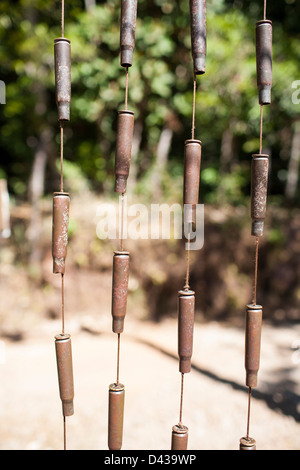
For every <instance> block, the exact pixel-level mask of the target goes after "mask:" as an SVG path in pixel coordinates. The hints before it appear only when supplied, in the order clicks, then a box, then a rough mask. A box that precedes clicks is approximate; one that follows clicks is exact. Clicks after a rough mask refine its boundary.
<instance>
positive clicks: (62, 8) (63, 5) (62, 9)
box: [61, 0, 65, 38]
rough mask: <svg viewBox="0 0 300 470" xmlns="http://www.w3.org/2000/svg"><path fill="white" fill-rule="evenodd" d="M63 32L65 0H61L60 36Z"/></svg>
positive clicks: (62, 35)
mask: <svg viewBox="0 0 300 470" xmlns="http://www.w3.org/2000/svg"><path fill="white" fill-rule="evenodd" d="M64 34H65V2H64V0H61V37H62V38H63V37H64Z"/></svg>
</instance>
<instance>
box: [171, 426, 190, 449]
mask: <svg viewBox="0 0 300 470" xmlns="http://www.w3.org/2000/svg"><path fill="white" fill-rule="evenodd" d="M188 437H189V429H188V428H187V427H186V426H179V425H178V424H176V425H175V426H173V428H172V442H171V450H187V446H188Z"/></svg>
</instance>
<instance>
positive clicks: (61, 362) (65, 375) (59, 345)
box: [55, 334, 74, 416]
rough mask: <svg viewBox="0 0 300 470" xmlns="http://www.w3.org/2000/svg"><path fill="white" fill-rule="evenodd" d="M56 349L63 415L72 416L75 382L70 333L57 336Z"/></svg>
mask: <svg viewBox="0 0 300 470" xmlns="http://www.w3.org/2000/svg"><path fill="white" fill-rule="evenodd" d="M55 350H56V361H57V373H58V383H59V393H60V398H61V401H62V407H63V415H64V416H71V415H73V414H74V405H73V399H74V383H73V365H72V347H71V337H70V335H65V334H61V335H57V336H55Z"/></svg>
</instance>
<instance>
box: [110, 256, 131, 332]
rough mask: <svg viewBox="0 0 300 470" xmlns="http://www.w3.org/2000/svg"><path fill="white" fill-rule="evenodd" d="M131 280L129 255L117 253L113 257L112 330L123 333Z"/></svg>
mask: <svg viewBox="0 0 300 470" xmlns="http://www.w3.org/2000/svg"><path fill="white" fill-rule="evenodd" d="M128 278H129V253H128V252H126V251H115V252H114V257H113V280H112V317H113V322H112V330H113V332H114V333H122V331H123V329H124V319H125V316H126V310H127V293H128Z"/></svg>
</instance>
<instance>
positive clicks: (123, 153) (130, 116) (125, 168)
mask: <svg viewBox="0 0 300 470" xmlns="http://www.w3.org/2000/svg"><path fill="white" fill-rule="evenodd" d="M133 129H134V113H133V112H132V111H127V110H122V111H119V113H118V133H117V145H116V157H115V178H116V182H115V191H116V192H117V193H121V194H124V193H125V192H126V185H127V179H128V176H129V169H130V160H131V148H132V139H133Z"/></svg>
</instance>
